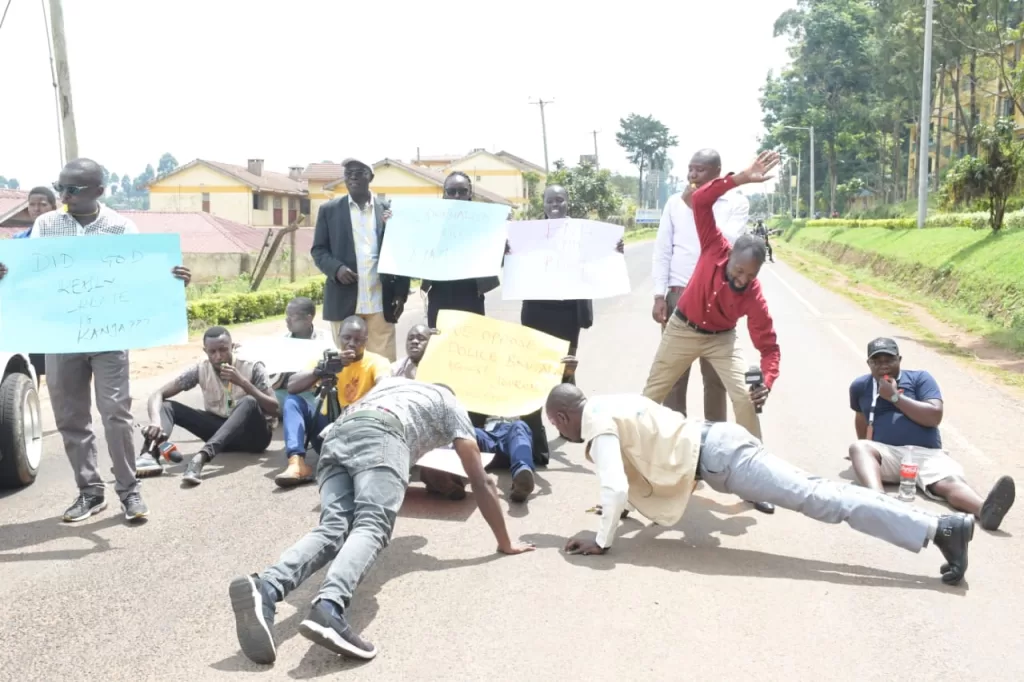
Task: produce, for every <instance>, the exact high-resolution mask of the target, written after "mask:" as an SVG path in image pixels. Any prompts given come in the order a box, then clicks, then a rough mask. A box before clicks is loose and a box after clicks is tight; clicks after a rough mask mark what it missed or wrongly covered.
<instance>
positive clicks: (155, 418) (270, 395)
mask: <svg viewBox="0 0 1024 682" xmlns="http://www.w3.org/2000/svg"><path fill="white" fill-rule="evenodd" d="M203 350H204V351H206V358H207V359H206V360H204V361H203V362H200V363H198V364H196V365H193V366H192V367H189V368H188V369H186V370H185V371H184V372H182V373H181V374H180V375H179V376H178V378H176V379H175V380H174V381H172V382H170V383H169V384H167V385H166V386H164V387H163V388H161V389H160V390H159V391H157V392H156V393H154V394H153V395H152V396H150V398H149V421H150V424H149V426H147V427H146V428H145V429H143V432H142V433H143V435H144V436H145V437H146V438H147V439H149V440H151V441H153V442H154V443H160V444H161V445H160V450H161V451H162V452H168V451H170V450H172V449H173V448H174V445H173V444H172V443H170V442H168V441H167V439H168V438H170V436H171V431H172V430H173V429H174V427H175V426H178V427H180V428H183V429H185V430H186V431H188V432H189V433H191V434H193V435H194V436H196V437H197V438H201V439H202V440H203V441H205V443H204V445H203V447H202V448H200V450H199V452H198V453H197V454H196V455H195V456H194V457H193V458H192V460H191V461H190V462H189V463H188V467H187V468H186V469H185V474H184V475H183V476H182V479H183V480H184V481H185V482H186V483H189V484H192V485H199V484H200V483H202V473H203V466H205V465H206V464H207V463H208V462H209V461H210V460H212V459H213V458H214V457H216V456H217V455H218V454H219V453H221V452H222V451H224V450H239V451H242V452H252V453H260V452H263V451H264V450H266V449H267V446H269V445H270V440H271V433H272V429H271V426H270V422H271V421H272V420H273V419H275V418H276V417H277V415H278V414H279V406H278V404H277V398H276V397H275V396H274V391H273V389H271V388H270V382H269V381H268V379H267V374H266V371H265V370H264V367H263V363H262V362H251V361H248V360H242V359H240V358H239V359H237V361H236V359H235V358H234V357H233V354H232V351H233V350H234V346H233V345H232V343H231V334H230V333H229V332H228V330H227V329H225V328H224V327H210V328H209V329H207V330H206V333H205V334H203ZM196 386H198V387H199V388H200V389H201V390H202V393H203V405H204V408H205V409H202V410H197V409H195V408H192V407H189V406H188V405H185V404H183V403H179V402H178V401H176V400H171V398H173V397H174V396H176V395H178V394H179V393H181V392H183V391H189V390H192V389H193V388H195V387H196ZM154 454H155V453H153V454H151V453H149V452H147V453H144V454H142V455H140V456H139V457H138V458H137V459H136V460H135V470H136V472H137V475H138V476H140V477H141V476H153V475H159V474H161V473H163V466H162V465H161V464H160V462H158V461H157V459H156V457H154Z"/></svg>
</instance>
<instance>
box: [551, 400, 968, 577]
mask: <svg viewBox="0 0 1024 682" xmlns="http://www.w3.org/2000/svg"><path fill="white" fill-rule="evenodd" d="M546 410H547V415H548V419H549V420H551V423H552V424H554V425H555V427H556V428H558V432H559V433H560V434H562V437H563V438H565V439H566V440H568V441H570V442H573V443H586V448H587V450H586V452H587V459H589V460H591V461H592V462H594V464H595V465H596V467H597V475H598V478H599V479H600V481H601V506H602V514H601V521H600V528H599V529H598V531H597V533H596V534H595V535H594V536H593V538H592V539H591V538H589V537H579V536H577V537H575V538H572V539H570V540H569V541H568V542H567V543H566V545H565V550H566V551H567V552H569V553H570V554H604V553H605V552H606V551H608V549H609V548H610V547H611V546H612V543H613V541H614V539H615V531H616V529H617V528H618V526H619V517H620V514H621V512H622V510H623V509H625V506H626V504H627V502H628V503H630V504H632V505H633V506H634V507H636V509H637V511H639V512H640V513H641V514H643V515H644V516H646V517H647V518H648V519H650V520H651V521H653V522H654V523H655V524H657V525H660V526H666V527H668V526H672V525H675V524H676V523H677V522H678V521H679V519H680V518H682V516H683V512H684V511H685V510H686V505H687V503H688V502H689V500H690V494H691V492H692V491H693V489H694V487H695V486H696V483H697V481H698V480H703V481H705V482H706V483H707V484H708V486H709V487H710V488H711V489H712V490H716V491H718V492H725V493H731V494H734V495H739V496H740V497H742V498H744V499H748V500H749V499H755V500H768V501H770V502H773V503H774V504H777V505H779V506H780V507H783V508H784V509H790V510H792V511H798V512H801V513H802V514H804V515H805V516H807V517H809V518H812V519H815V520H817V521H823V522H825V523H832V524H836V523H839V522H841V521H845V522H846V523H848V524H849V525H850V527H851V528H853V529H854V530H858V531H860V532H862V533H866V534H868V535H871V536H873V537H876V538H879V539H880V540H885V541H886V542H889V543H892V544H894V545H896V546H898V547H902V548H903V549H907V550H909V551H911V552H919V551H921V549H922V548H924V547H926V546H927V545H928V542H929V541H934V543H935V546H936V547H938V548H939V549H940V550H941V551H942V555H943V557H945V560H946V563H945V564H943V566H942V567H941V569H940V571H941V573H942V581H943V582H944V583H947V584H950V585H956V584H959V583H960V581H961V580H963V578H964V574H965V573H966V571H967V546H968V543H969V542H970V541H971V539H972V538H973V537H974V518H973V517H971V516H968V515H966V514H947V515H944V516H933V515H931V514H927V513H925V512H923V511H920V510H918V509H916V508H914V507H913V506H911V505H908V504H905V503H903V502H900V501H899V500H897V499H895V498H892V497H888V496H886V495H885V494H884V493H879V492H877V491H872V490H869V489H867V488H862V487H860V486H855V485H848V484H838V483H834V482H832V481H828V480H825V479H823V478H818V477H814V476H811V475H810V474H807V473H806V472H803V471H801V470H799V469H797V468H796V467H794V466H792V465H791V464H789V463H787V462H785V461H783V460H781V459H779V458H778V457H776V456H774V455H772V454H770V453H769V452H767V451H766V450H765V448H764V445H763V444H762V443H761V442H760V441H759V440H758V439H757V438H754V436H752V435H751V434H750V432H748V431H747V430H746V429H744V428H743V427H742V426H740V425H738V424H732V423H729V422H707V421H697V420H693V419H687V418H686V417H684V416H683V415H681V414H679V413H678V412H676V411H674V410H670V409H668V408H667V407H665V406H663V405H659V404H657V403H655V402H654V401H652V400H650V399H648V398H644V397H643V396H639V395H611V396H598V397H595V398H593V399H590V400H588V399H587V397H586V396H585V395H584V394H583V392H582V391H580V390H579V388H577V387H576V386H573V385H572V384H560V385H558V386H556V387H555V388H554V389H552V391H551V393H550V394H549V395H548V400H547V405H546Z"/></svg>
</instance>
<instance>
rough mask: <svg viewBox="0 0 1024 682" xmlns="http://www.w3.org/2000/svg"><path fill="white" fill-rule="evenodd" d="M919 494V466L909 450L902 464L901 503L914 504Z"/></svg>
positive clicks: (905, 453) (904, 455)
mask: <svg viewBox="0 0 1024 682" xmlns="http://www.w3.org/2000/svg"><path fill="white" fill-rule="evenodd" d="M916 494H917V464H916V463H915V462H914V456H913V454H912V453H911V451H910V449H909V448H908V449H907V450H906V451H905V452H904V453H903V461H901V462H900V496H899V497H900V501H902V502H913V501H914V497H915V496H916Z"/></svg>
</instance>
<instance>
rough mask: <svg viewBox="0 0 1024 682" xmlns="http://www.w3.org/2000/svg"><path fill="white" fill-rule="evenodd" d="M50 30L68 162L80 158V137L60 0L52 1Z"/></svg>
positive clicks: (65, 153)
mask: <svg viewBox="0 0 1024 682" xmlns="http://www.w3.org/2000/svg"><path fill="white" fill-rule="evenodd" d="M50 28H51V31H52V33H53V58H54V62H55V66H56V71H57V90H58V92H59V93H60V116H61V127H62V128H63V130H64V155H65V158H66V159H67V160H68V161H72V160H74V159H77V158H78V135H77V134H76V133H75V109H74V106H72V103H71V72H70V70H69V69H68V46H67V42H66V41H65V39H64V10H63V9H62V8H61V3H60V0H50Z"/></svg>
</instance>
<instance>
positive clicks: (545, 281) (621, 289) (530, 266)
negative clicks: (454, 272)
mask: <svg viewBox="0 0 1024 682" xmlns="http://www.w3.org/2000/svg"><path fill="white" fill-rule="evenodd" d="M622 233H623V229H622V226H621V225H609V224H608V223H599V222H596V221H593V220H578V219H575V218H564V219H561V220H525V221H514V222H510V223H509V224H508V242H509V247H510V248H511V253H510V254H509V255H507V256H505V268H504V275H503V276H502V279H501V297H502V298H503V299H504V300H506V301H525V300H530V301H564V300H573V299H582V298H591V299H593V298H611V297H612V296H621V295H622V294H628V293H629V274H628V273H627V272H626V259H625V257H624V256H623V255H622V254H621V253H619V252H618V251H616V250H615V245H616V244H617V243H618V241H619V240H620V239H622Z"/></svg>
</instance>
